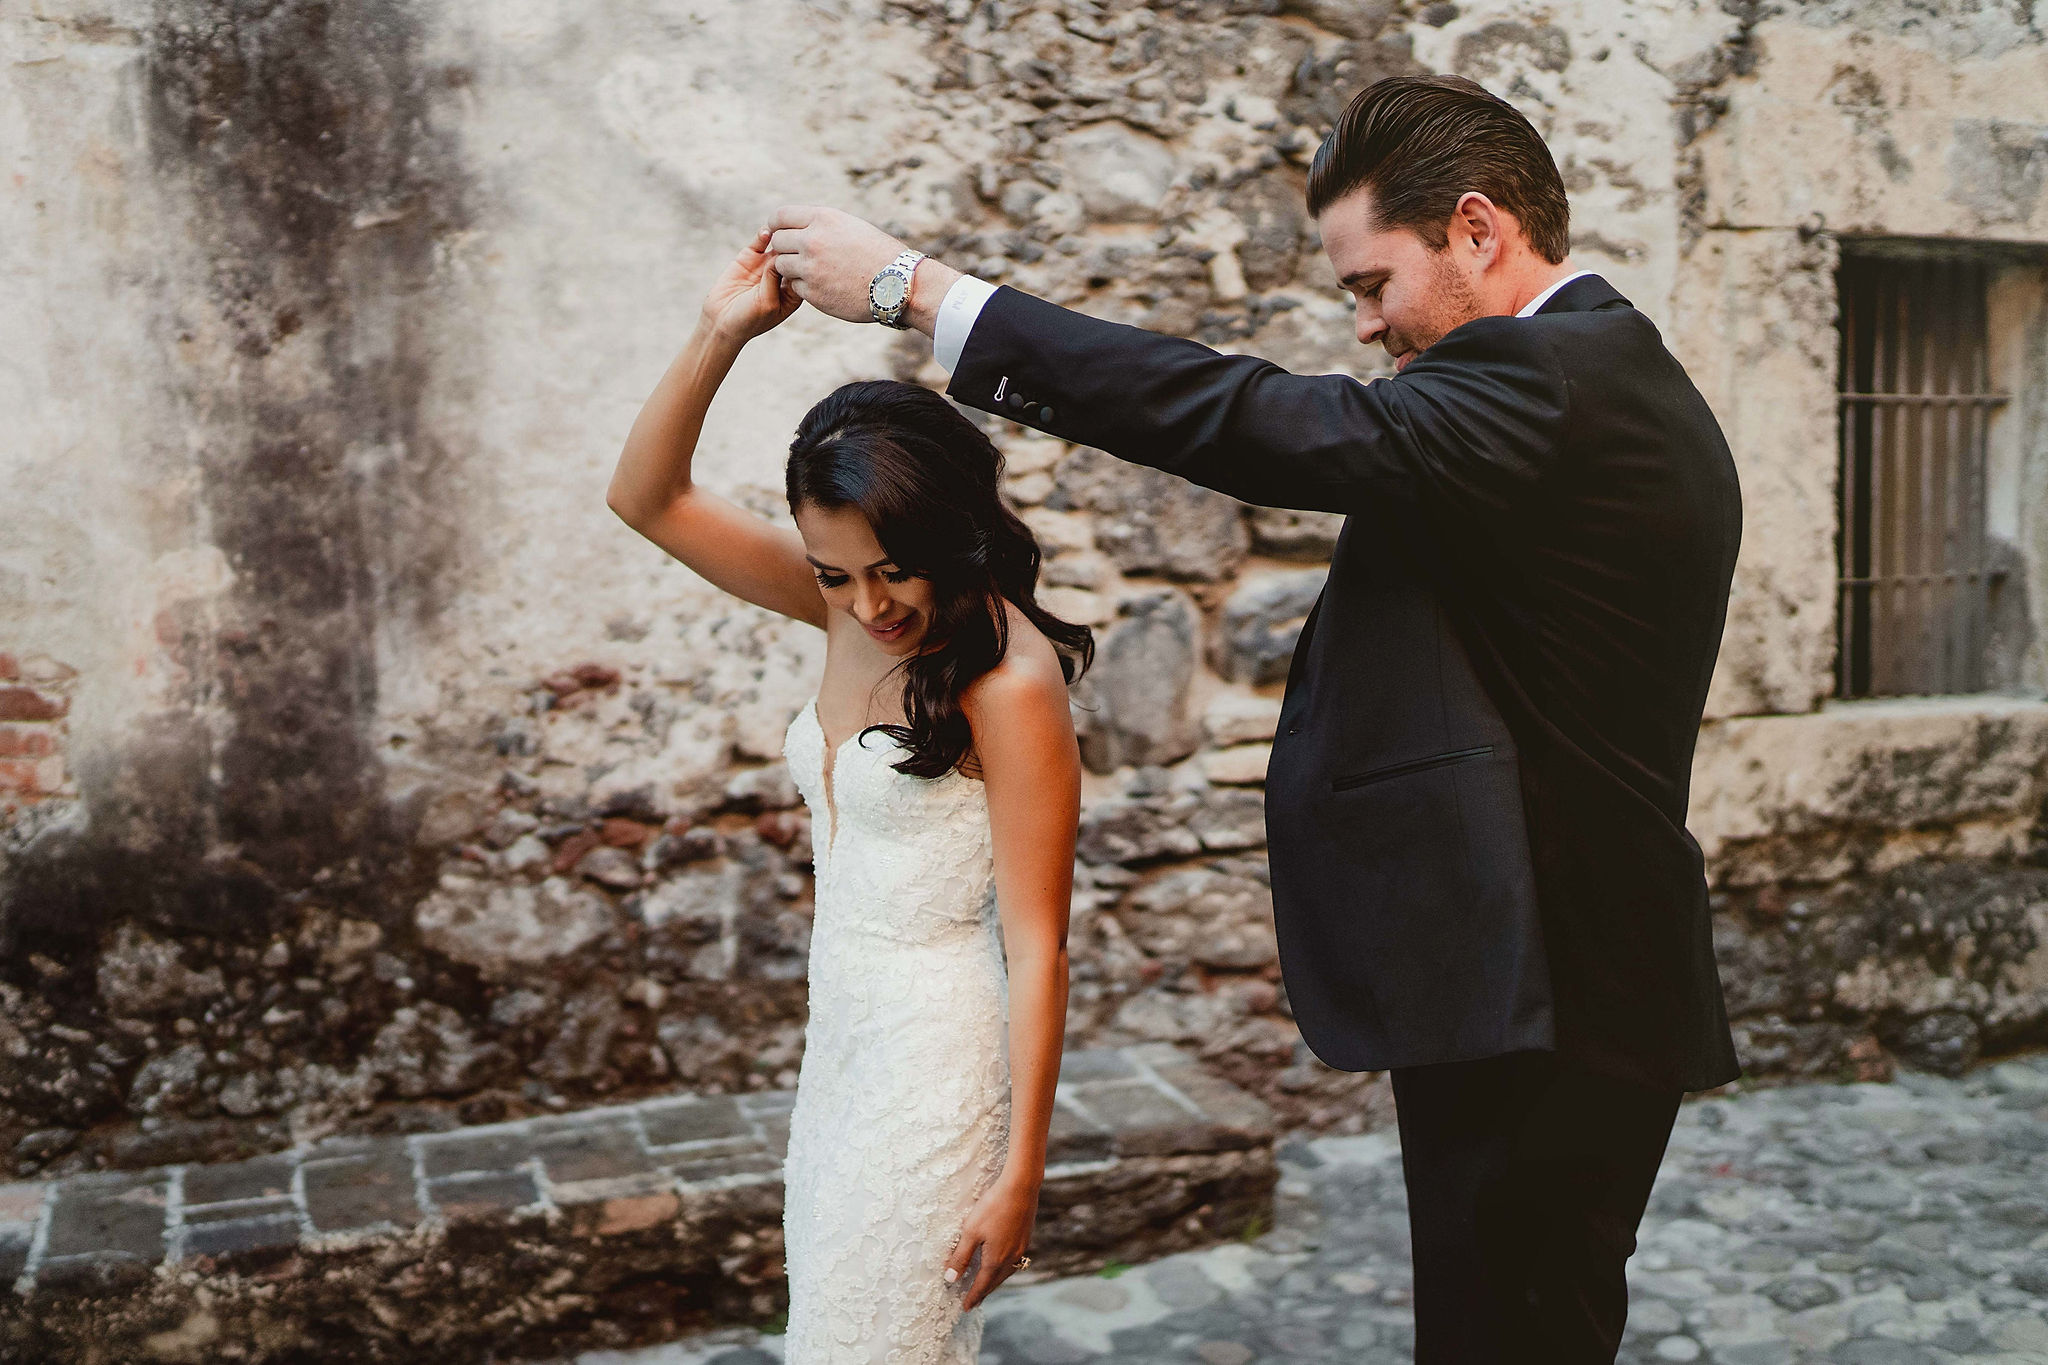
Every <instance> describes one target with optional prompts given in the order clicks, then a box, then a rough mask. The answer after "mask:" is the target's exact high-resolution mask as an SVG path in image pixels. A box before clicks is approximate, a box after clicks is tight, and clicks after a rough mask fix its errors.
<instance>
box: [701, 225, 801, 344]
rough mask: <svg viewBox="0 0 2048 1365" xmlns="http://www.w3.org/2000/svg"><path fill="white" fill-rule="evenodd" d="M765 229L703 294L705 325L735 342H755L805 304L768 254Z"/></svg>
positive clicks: (766, 231) (757, 234)
mask: <svg viewBox="0 0 2048 1365" xmlns="http://www.w3.org/2000/svg"><path fill="white" fill-rule="evenodd" d="M767 248H768V229H767V228H762V229H761V230H760V231H759V232H758V233H756V234H755V235H754V240H753V242H752V243H750V244H749V245H748V246H747V247H746V248H745V249H744V250H743V251H741V252H740V254H739V255H738V256H735V257H734V258H733V262H732V264H731V265H729V266H727V267H726V268H725V273H724V274H722V275H720V276H719V277H718V279H717V281H716V282H715V283H714V284H713V285H712V286H711V290H710V292H709V293H707V294H706V295H705V296H704V325H705V326H707V327H709V328H710V329H711V330H712V331H714V332H716V333H718V334H719V335H720V336H722V337H724V338H725V339H726V340H728V341H730V342H732V344H733V345H735V346H739V345H744V344H745V343H747V342H749V341H752V340H753V339H754V338H755V337H757V336H759V335H761V333H763V332H765V331H768V330H769V329H770V328H772V327H774V326H776V325H777V324H779V323H780V322H781V321H782V320H783V319H784V318H786V317H788V316H789V315H790V314H791V313H794V312H795V311H796V310H797V309H798V308H800V307H802V306H803V300H802V299H800V298H798V297H797V296H796V295H795V294H792V293H790V292H789V290H788V288H787V287H786V286H785V285H784V284H783V280H782V276H781V275H779V274H777V273H776V271H775V269H774V267H773V265H772V264H771V262H772V261H773V260H774V259H775V258H774V257H772V256H770V255H769V254H768V250H767Z"/></svg>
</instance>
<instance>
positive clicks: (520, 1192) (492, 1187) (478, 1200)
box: [427, 1171, 540, 1223]
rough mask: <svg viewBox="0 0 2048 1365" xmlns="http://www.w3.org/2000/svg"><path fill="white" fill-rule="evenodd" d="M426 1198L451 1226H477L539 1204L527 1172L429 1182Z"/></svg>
mask: <svg viewBox="0 0 2048 1365" xmlns="http://www.w3.org/2000/svg"><path fill="white" fill-rule="evenodd" d="M427 1198H429V1199H431V1200H432V1201H433V1202H434V1207H435V1208H437V1209H439V1210H440V1211H441V1216H442V1217H444V1218H446V1219H447V1220H448V1221H449V1222H451V1223H479V1222H489V1221H491V1220H494V1219H502V1218H508V1217H510V1216H511V1215H512V1214H513V1213H514V1212H515V1211H517V1210H519V1209H523V1208H528V1207H530V1206H532V1205H535V1204H538V1203H539V1202H540V1190H539V1188H538V1187H537V1186H536V1185H535V1184H534V1181H533V1174H532V1172H530V1171H492V1172H487V1173H485V1174H482V1175H459V1176H453V1177H449V1178H446V1179H442V1180H429V1181H428V1182H427Z"/></svg>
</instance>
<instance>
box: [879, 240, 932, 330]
mask: <svg viewBox="0 0 2048 1365" xmlns="http://www.w3.org/2000/svg"><path fill="white" fill-rule="evenodd" d="M923 259H924V253H923V252H922V251H906V252H904V253H903V254H902V255H901V256H898V257H897V258H896V259H895V260H893V261H891V262H889V264H887V265H885V266H883V267H882V268H881V269H880V270H877V271H876V272H875V277H874V278H873V279H872V280H869V281H868V311H869V312H871V313H873V314H874V315H875V321H876V322H879V323H881V324H882V325H883V326H884V327H894V328H896V329H897V330H898V331H901V330H902V329H903V328H905V327H908V326H909V325H910V324H909V323H908V322H906V321H904V318H905V316H906V315H907V314H908V313H909V312H910V277H911V276H912V275H913V274H915V273H916V271H917V263H918V262H919V261H921V260H923Z"/></svg>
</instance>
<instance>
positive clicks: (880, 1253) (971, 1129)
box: [783, 698, 1010, 1365]
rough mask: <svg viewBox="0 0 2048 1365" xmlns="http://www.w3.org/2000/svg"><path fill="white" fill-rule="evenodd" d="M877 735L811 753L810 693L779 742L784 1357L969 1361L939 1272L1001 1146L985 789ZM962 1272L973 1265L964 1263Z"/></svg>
mask: <svg viewBox="0 0 2048 1365" xmlns="http://www.w3.org/2000/svg"><path fill="white" fill-rule="evenodd" d="M904 752H905V751H904V750H903V748H902V746H901V745H900V744H898V743H897V741H896V740H895V739H894V738H892V737H891V736H889V735H887V734H885V733H883V732H881V731H879V730H877V731H871V732H868V733H866V734H860V733H856V734H854V735H852V736H850V737H848V738H847V740H846V741H845V742H844V743H842V744H841V745H840V746H839V748H838V750H837V752H836V753H831V754H828V753H827V752H826V741H825V734H824V729H823V727H822V726H821V725H820V724H819V721H818V712H817V700H816V698H813V699H812V700H811V701H809V702H806V703H805V704H804V707H803V709H802V710H801V711H799V712H798V713H797V715H796V718H795V719H794V720H792V721H791V722H790V725H789V730H788V732H787V734H786V735H785V736H784V740H783V754H784V756H785V758H786V759H787V760H788V763H789V771H790V776H791V777H792V778H794V779H795V781H796V785H797V789H798V790H799V791H800V792H802V793H803V798H804V803H805V804H806V805H807V806H809V807H810V810H811V830H812V848H813V866H814V869H815V872H816V887H817V903H816V913H815V917H814V919H813V921H812V928H811V952H810V1018H809V1021H808V1022H807V1023H806V1024H805V1026H804V1056H803V1062H802V1065H801V1066H800V1067H799V1069H798V1072H797V1084H796V1102H795V1107H794V1108H793V1109H792V1110H791V1112H790V1121H789V1156H788V1158H787V1160H786V1162H785V1164H784V1168H783V1169H784V1176H783V1178H784V1191H785V1192H784V1198H783V1230H784V1237H785V1244H786V1251H785V1261H786V1265H787V1268H788V1274H789V1329H788V1335H787V1336H786V1337H784V1339H783V1359H784V1361H785V1365H974V1362H975V1360H976V1359H977V1357H978V1356H979V1354H980V1349H981V1336H982V1319H983V1311H984V1310H983V1309H982V1308H981V1307H979V1306H977V1307H976V1308H975V1309H974V1310H973V1311H971V1312H963V1311H962V1310H961V1307H960V1304H961V1300H962V1298H963V1296H964V1294H965V1291H966V1289H967V1287H968V1285H969V1284H970V1283H972V1274H971V1270H972V1268H970V1274H968V1275H963V1276H961V1278H960V1279H959V1280H958V1281H957V1282H956V1283H954V1284H950V1285H949V1284H947V1283H946V1282H945V1281H944V1280H943V1279H942V1278H941V1275H942V1273H943V1271H944V1269H945V1260H946V1256H947V1254H948V1253H949V1252H950V1251H951V1249H952V1246H953V1240H954V1236H955V1234H957V1233H958V1232H959V1230H960V1223H961V1220H962V1219H963V1218H964V1217H965V1216H966V1214H967V1211H968V1210H969V1209H970V1208H972V1207H973V1205H974V1202H975V1200H977V1199H979V1198H980V1197H981V1195H982V1194H983V1193H984V1192H985V1191H986V1190H987V1189H988V1187H989V1186H990V1185H992V1184H993V1183H994V1182H995V1179H996V1177H997V1176H998V1175H999V1174H1000V1173H1001V1171H1002V1167H1003V1162H1004V1159H1005V1157H1006V1156H1007V1154H1008V1151H1009V1127H1010V1065H1009V1024H1008V1020H1009V983H1008V978H1007V976H1006V974H1005V970H1004V965H1003V956H1002V945H1001V940H1000V938H999V937H998V929H999V921H998V919H997V917H996V908H995V878H994V864H993V858H992V855H991V851H990V837H989V827H988V802H987V798H986V797H985V795H984V794H983V791H982V785H981V783H980V782H978V781H976V780H975V779H973V778H971V777H968V776H966V775H965V774H962V773H960V772H957V771H956V772H951V773H948V774H946V775H945V776H943V777H938V778H922V777H913V776H910V775H908V774H905V773H900V772H898V771H896V770H895V769H894V768H893V767H891V766H890V765H891V764H892V763H894V762H897V761H899V760H900V759H901V758H902V757H903V755H904ZM977 1266H978V1262H977Z"/></svg>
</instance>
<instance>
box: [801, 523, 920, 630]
mask: <svg viewBox="0 0 2048 1365" xmlns="http://www.w3.org/2000/svg"><path fill="white" fill-rule="evenodd" d="M796 529H797V530H798V532H799V533H801V534H802V536H803V538H804V551H805V556H804V557H805V558H807V559H808V560H810V562H811V572H812V573H813V574H815V575H816V576H817V579H818V591H819V592H821V593H823V594H824V596H825V605H826V606H828V607H831V608H833V609H835V610H837V611H843V612H845V613H846V614H847V615H849V616H851V617H852V618H853V619H854V620H856V621H858V622H860V624H861V629H863V630H865V631H866V632H867V633H868V638H869V639H870V640H872V641H874V642H875V645H876V647H877V648H879V649H881V650H882V651H884V652H885V653H889V654H914V653H916V652H917V647H918V642H919V641H920V640H921V639H923V637H924V632H925V628H926V626H928V625H929V624H930V622H931V615H932V597H933V595H932V585H931V580H930V579H925V578H919V577H917V576H915V575H914V574H911V573H909V572H908V571H906V570H905V569H903V568H902V567H901V566H900V565H898V564H897V563H896V562H895V561H894V560H892V559H890V558H889V552H888V551H887V550H885V549H883V548H882V543H881V542H880V541H878V540H876V539H875V528H874V527H872V526H870V525H868V519H867V518H866V517H864V516H862V515H861V514H860V512H859V510H858V509H856V508H852V507H817V506H814V505H812V504H809V503H806V504H804V505H803V506H802V507H799V508H798V509H797V512H796Z"/></svg>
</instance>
